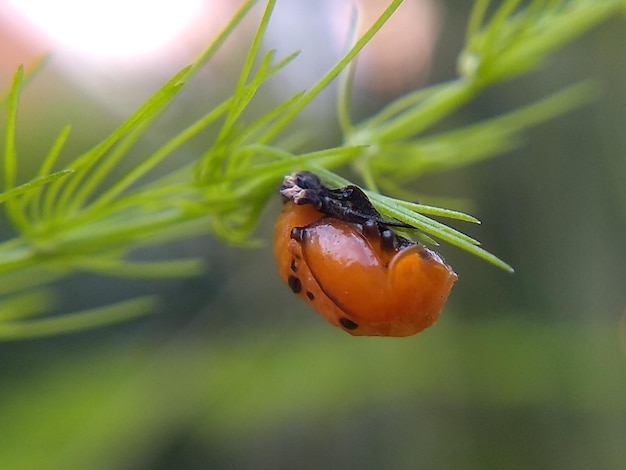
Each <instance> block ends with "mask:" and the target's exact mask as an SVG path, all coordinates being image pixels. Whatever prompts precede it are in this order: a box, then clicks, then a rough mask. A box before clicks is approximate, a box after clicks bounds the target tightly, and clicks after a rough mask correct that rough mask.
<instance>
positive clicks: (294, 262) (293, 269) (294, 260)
mask: <svg viewBox="0 0 626 470" xmlns="http://www.w3.org/2000/svg"><path fill="white" fill-rule="evenodd" d="M289 269H291V270H292V271H293V272H294V273H295V272H297V271H298V267H297V266H296V259H295V258H292V259H291V265H289Z"/></svg>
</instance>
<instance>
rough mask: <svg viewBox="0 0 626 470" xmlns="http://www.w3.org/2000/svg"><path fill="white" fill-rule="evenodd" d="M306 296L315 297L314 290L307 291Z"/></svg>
mask: <svg viewBox="0 0 626 470" xmlns="http://www.w3.org/2000/svg"><path fill="white" fill-rule="evenodd" d="M306 296H307V297H308V298H309V300H313V299H315V296H314V295H313V292H311V291H310V290H308V291H306Z"/></svg>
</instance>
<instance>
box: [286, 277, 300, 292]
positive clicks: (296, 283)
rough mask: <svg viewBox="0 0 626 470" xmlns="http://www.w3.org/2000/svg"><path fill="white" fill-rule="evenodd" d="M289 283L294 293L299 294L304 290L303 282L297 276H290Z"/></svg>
mask: <svg viewBox="0 0 626 470" xmlns="http://www.w3.org/2000/svg"><path fill="white" fill-rule="evenodd" d="M287 284H289V287H291V290H292V292H293V293H294V294H299V293H300V291H302V282H300V279H298V278H297V277H296V276H289V279H287Z"/></svg>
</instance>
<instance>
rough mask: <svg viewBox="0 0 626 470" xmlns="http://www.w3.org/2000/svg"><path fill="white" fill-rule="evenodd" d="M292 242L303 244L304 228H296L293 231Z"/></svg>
mask: <svg viewBox="0 0 626 470" xmlns="http://www.w3.org/2000/svg"><path fill="white" fill-rule="evenodd" d="M289 236H290V237H291V239H292V240H295V241H297V242H301V241H302V239H303V238H304V227H294V228H292V229H291V233H290V234H289Z"/></svg>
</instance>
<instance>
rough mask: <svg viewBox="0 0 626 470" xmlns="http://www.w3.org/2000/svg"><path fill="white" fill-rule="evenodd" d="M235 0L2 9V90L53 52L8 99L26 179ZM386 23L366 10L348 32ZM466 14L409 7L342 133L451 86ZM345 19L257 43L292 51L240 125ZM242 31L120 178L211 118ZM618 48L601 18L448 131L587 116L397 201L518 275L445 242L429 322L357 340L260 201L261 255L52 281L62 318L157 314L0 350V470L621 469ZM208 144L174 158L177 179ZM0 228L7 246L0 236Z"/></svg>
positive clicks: (624, 370)
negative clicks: (128, 307)
mask: <svg viewBox="0 0 626 470" xmlns="http://www.w3.org/2000/svg"><path fill="white" fill-rule="evenodd" d="M237 3H238V2H233V1H230V0H223V1H219V0H212V1H207V2H199V1H196V2H194V1H189V2H185V1H183V0H179V1H178V2H176V9H177V14H176V15H174V14H173V13H172V8H171V3H170V2H148V3H143V4H142V2H133V1H130V0H126V1H125V2H123V7H121V6H120V5H121V4H118V3H117V2H111V1H109V2H68V1H57V2H52V3H51V4H54V5H55V8H54V10H50V11H48V10H46V7H45V5H46V4H50V2H35V1H15V2H5V3H4V4H2V5H1V6H0V88H1V89H6V88H7V87H8V85H9V83H10V80H11V76H12V74H13V73H14V71H15V67H16V66H17V64H18V63H26V64H29V63H33V62H34V61H35V60H36V58H37V57H38V56H40V55H41V54H42V53H44V52H52V55H51V58H50V59H49V61H48V64H47V66H46V67H45V69H44V70H43V71H42V72H41V73H40V74H39V75H38V76H37V78H36V79H35V80H34V81H33V82H32V83H31V85H30V86H29V88H28V90H27V92H26V93H25V94H24V95H23V96H22V99H21V105H20V116H19V123H18V125H19V133H18V145H19V147H18V149H19V151H20V164H21V169H20V171H21V172H22V173H21V175H22V176H23V177H24V178H27V177H28V175H31V174H32V172H33V171H34V169H35V168H36V167H37V164H38V162H39V161H40V159H41V158H42V157H43V156H44V155H45V153H46V152H47V150H48V148H49V146H50V145H51V143H52V142H53V139H54V136H55V135H56V134H57V133H58V132H59V130H60V129H61V128H62V126H63V125H64V124H66V123H71V124H72V134H71V136H70V139H69V142H68V146H67V147H66V149H65V151H64V154H63V155H64V156H65V157H66V158H70V157H71V156H73V155H77V154H79V153H80V152H82V151H84V150H86V149H88V148H89V147H91V146H92V145H94V144H95V143H96V142H97V141H98V139H100V138H102V137H104V136H106V135H107V133H108V132H110V131H111V130H112V129H113V128H115V126H116V125H117V124H119V123H120V122H121V121H122V120H123V119H124V118H125V117H126V116H127V115H128V114H129V113H130V112H131V111H132V110H133V109H134V108H135V107H136V106H137V105H139V104H140V103H141V102H142V101H143V100H144V99H145V98H147V97H148V96H149V95H150V94H151V93H152V92H153V91H154V90H155V89H156V88H157V87H158V86H159V85H160V84H161V83H162V82H164V81H165V80H166V79H167V78H168V77H169V76H170V75H171V74H172V73H174V72H175V71H176V70H177V69H179V68H180V67H182V66H183V65H185V64H186V63H188V62H190V61H191V60H192V59H193V58H194V57H195V55H196V54H198V53H199V51H201V50H202V48H203V47H204V46H205V45H206V44H207V43H208V42H209V40H210V39H211V38H212V37H213V36H214V35H215V34H216V33H217V31H218V30H219V28H220V26H221V25H223V24H224V23H225V22H226V21H227V19H228V18H229V16H230V15H231V14H232V12H233V11H234V10H235V9H236V6H237ZM382 3H385V2H379V1H374V0H372V1H369V2H368V1H365V0H363V1H361V2H360V8H362V9H363V10H362V11H363V12H364V13H363V17H364V18H374V17H375V15H376V13H377V12H379V11H380V9H382V5H381V4H382ZM470 3H471V2H465V1H458V0H457V1H454V0H446V1H443V0H407V1H406V3H405V5H404V6H403V7H402V8H401V9H400V10H399V12H398V13H397V14H396V15H395V18H394V19H393V20H392V22H391V23H390V25H389V27H387V28H386V29H385V30H384V31H382V32H381V34H380V36H379V38H378V39H377V41H376V42H375V43H374V44H372V45H371V47H369V48H368V50H367V51H366V53H365V54H364V56H363V57H362V58H361V60H360V62H359V68H358V73H357V79H356V89H355V92H354V99H355V102H354V115H355V119H359V118H362V117H365V116H367V115H369V114H371V113H372V112H375V111H376V110H377V109H379V108H380V107H381V106H383V105H384V104H385V103H387V102H389V100H391V99H393V98H394V97H397V96H401V95H402V94H403V93H406V92H408V91H410V90H413V89H415V88H417V87H420V86H424V85H425V84H427V83H434V82H438V81H442V80H447V79H450V78H453V77H454V74H455V61H456V56H457V54H458V53H459V51H460V49H461V47H462V44H463V34H464V28H465V23H466V21H467V17H468V14H469V8H470V5H469V4H470ZM83 4H85V5H86V4H89V7H87V6H82V7H81V6H80V5H83ZM135 4H137V5H138V6H135ZM100 5H101V6H100ZM107 5H108V6H107ZM168 6H169V7H170V8H168ZM119 8H124V9H125V10H124V11H125V13H124V14H120V13H119V11H120V10H119ZM351 8H352V7H351V3H350V2H348V1H343V0H342V1H337V0H323V1H316V2H309V1H306V0H290V1H279V2H278V5H277V7H276V10H275V13H274V17H273V20H272V26H271V29H270V31H269V33H268V37H267V39H266V43H265V45H266V47H267V48H270V47H271V48H276V49H277V50H278V52H279V54H287V53H289V52H291V51H293V50H295V49H302V51H303V52H302V54H301V56H300V57H299V58H298V59H297V61H296V62H295V63H294V64H292V65H291V66H290V67H289V68H288V69H287V70H286V71H285V72H284V73H282V74H281V75H280V76H279V77H278V78H277V79H276V80H275V81H274V82H273V83H272V84H271V85H270V86H268V87H267V91H266V94H265V95H263V96H260V97H259V99H258V101H257V106H258V112H261V111H262V109H263V106H264V103H265V104H267V103H274V102H277V100H279V99H281V98H284V97H285V96H286V94H287V93H289V92H295V91H296V90H299V89H301V88H302V87H305V86H310V85H312V84H313V83H314V82H315V81H316V80H317V78H318V77H320V76H321V75H322V74H323V73H324V71H325V70H327V69H328V68H329V67H330V66H332V65H333V63H334V61H336V59H337V58H338V57H339V56H340V55H341V52H342V50H344V47H345V41H346V34H347V31H348V25H349V21H350V14H351V11H352V10H351ZM135 9H136V10H137V11H138V12H139V14H138V16H132V14H133V12H134V10H135ZM108 11H114V12H116V13H115V14H114V15H112V16H110V17H109V16H107V12H108ZM55 12H56V13H62V14H61V15H56V13H55ZM163 12H165V13H163ZM186 12H187V13H189V15H188V16H185V14H184V13H186ZM178 13H180V15H178ZM259 14H260V10H259V9H256V10H255V11H254V14H252V15H251V17H250V18H249V19H248V21H245V22H244V23H243V24H242V26H241V27H240V28H239V29H238V30H237V32H236V33H235V34H234V36H233V37H232V38H231V39H230V40H229V41H228V42H227V43H226V44H225V46H224V48H223V49H222V51H221V52H220V53H219V54H218V55H217V56H216V58H215V60H214V61H213V62H212V63H211V64H210V65H209V66H207V67H206V68H205V69H204V70H203V71H202V72H201V73H200V74H199V76H198V77H197V79H196V80H194V82H193V83H191V84H190V86H189V87H188V88H187V89H186V90H185V91H184V92H183V93H182V95H181V96H180V97H179V99H178V100H177V102H176V103H175V104H174V105H173V106H172V107H171V108H170V109H169V111H168V112H167V113H166V115H164V116H163V118H162V119H160V120H159V121H158V122H157V123H156V125H155V127H154V130H153V132H152V133H151V134H149V136H148V138H147V139H146V140H145V142H143V143H142V147H140V148H138V150H137V152H136V156H135V158H137V159H141V158H142V156H145V155H146V154H148V152H149V151H150V150H151V149H154V148H156V147H158V145H160V144H161V143H162V142H163V141H164V140H166V139H167V137H168V136H171V135H173V134H174V133H175V132H177V131H178V130H179V129H181V128H182V127H183V126H184V125H185V124H186V123H189V122H191V121H192V120H193V119H194V118H196V117H198V116H200V115H201V114H202V113H204V112H206V111H207V110H208V109H210V108H211V106H212V104H214V103H216V102H218V101H219V100H220V99H221V98H223V97H224V96H227V94H228V92H229V90H230V89H231V87H232V86H233V83H234V77H236V74H237V73H238V68H239V66H240V65H241V61H242V58H243V55H244V54H245V52H246V51H247V47H248V44H249V40H250V38H251V35H252V34H253V32H254V30H255V27H256V21H258V17H259ZM177 15H178V16H177ZM57 16H59V17H57ZM179 16H180V17H179ZM120 17H122V18H124V21H123V22H121V23H118V22H116V21H118V20H119V19H120ZM63 18H65V19H66V21H67V18H70V19H71V21H70V22H69V23H67V22H66V23H63ZM55 21H56V23H55ZM72 25H73V26H72ZM102 25H105V27H104V28H101V26H102ZM144 28H145V29H144ZM101 29H102V31H101ZM625 43H626V28H625V18H624V17H623V16H622V17H616V18H614V19H613V20H611V21H608V22H606V23H604V24H602V25H601V26H600V27H599V28H596V29H595V30H593V31H592V32H590V33H589V34H587V35H585V36H584V37H583V38H581V39H579V40H577V41H576V42H574V43H572V44H570V45H568V46H567V47H565V48H564V49H563V50H561V51H560V52H558V53H557V54H555V55H554V56H553V57H552V59H551V60H550V61H549V62H548V63H546V64H545V66H544V67H543V68H542V69H541V70H539V71H537V72H536V73H533V74H531V75H527V76H524V77H522V78H520V79H516V80H515V81H512V82H509V83H505V84H502V85H499V86H497V87H495V88H494V89H491V90H489V91H488V92H487V93H485V94H484V95H483V96H482V97H481V98H480V99H479V100H477V101H476V102H474V103H472V104H471V105H470V106H468V107H467V108H465V109H463V110H462V111H461V112H459V113H457V114H456V115H454V116H452V117H451V118H450V119H448V120H446V122H444V123H442V128H451V127H456V126H462V125H466V124H470V123H473V122H475V121H477V120H480V119H485V118H488V117H491V116H495V115H497V114H499V113H502V112H504V111H507V110H512V109H514V108H516V107H517V106H521V105H523V104H526V103H529V102H532V101H533V100H536V99H539V98H541V97H543V96H546V95H548V94H550V93H552V92H553V91H556V90H558V89H560V88H561V87H563V86H565V85H568V84H572V83H575V82H578V81H581V80H585V79H588V78H592V79H593V80H595V82H596V83H597V84H598V86H599V88H600V90H601V93H600V95H599V97H598V99H597V100H596V101H595V102H593V103H592V104H591V105H588V106H585V107H584V108H581V109H579V110H577V111H575V112H572V113H569V114H568V115H566V116H563V117H560V118H558V119H556V120H554V121H551V122H549V123H548V124H545V125H542V126H540V127H538V128H535V129H533V130H531V131H529V132H528V133H527V134H526V136H525V141H524V142H523V145H522V146H521V147H520V148H519V149H518V150H515V151H512V152H509V153H507V154H505V155H502V156H500V157H497V158H494V159H491V160H488V161H485V162H482V163H480V164H477V165H474V166H471V167H467V168H463V169H459V170H456V171H454V172H449V173H445V174H437V175H432V176H428V177H426V178H422V179H421V180H419V181H417V182H416V183H415V186H414V188H412V189H414V190H415V191H418V192H419V193H422V194H426V195H429V196H432V197H442V198H456V199H455V200H457V201H459V200H461V201H462V203H463V204H464V205H465V208H468V209H469V210H470V211H471V212H472V213H473V214H475V215H477V216H478V217H479V218H480V219H481V220H482V221H483V225H482V226H476V227H474V226H472V227H462V226H459V228H461V229H463V230H466V231H468V232H469V233H470V234H471V235H473V236H475V237H477V238H478V239H480V240H481V241H482V242H483V245H484V246H485V248H487V249H488V250H490V251H492V252H494V253H495V254H497V255H498V256H500V257H501V258H503V259H504V260H506V261H507V262H509V263H510V264H512V265H513V266H514V267H515V268H516V273H515V274H513V275H510V274H507V273H505V272H502V271H500V270H498V269H496V268H494V267H492V266H491V265H488V264H486V263H484V262H483V261H481V260H479V259H477V258H475V257H472V256H471V255H468V254H466V253H464V252H461V251H460V250H458V249H455V248H453V247H448V246H443V247H441V252H442V253H443V255H444V256H445V258H446V260H447V261H448V262H449V263H450V264H452V265H453V266H454V267H455V269H456V271H457V272H458V273H459V281H458V283H457V285H456V286H455V288H454V290H453V293H452V295H451V297H450V300H449V304H448V306H447V307H446V310H445V312H444V314H443V316H442V318H441V320H440V321H439V322H438V324H437V325H435V326H434V327H433V328H431V329H429V330H427V331H425V332H423V333H422V334H420V335H418V336H415V337H411V338H404V339H393V338H352V337H350V336H348V335H346V334H345V333H343V332H342V331H339V330H337V329H334V328H331V327H329V326H328V325H327V324H326V323H325V322H324V321H323V320H322V319H321V318H319V317H318V316H317V315H315V314H314V313H313V312H312V311H311V310H310V309H309V307H308V306H307V305H305V304H304V303H302V302H300V301H299V300H298V299H296V298H295V297H294V296H292V295H291V293H290V292H289V289H288V288H287V287H286V286H284V285H282V283H281V282H280V280H279V278H278V275H277V274H276V269H275V265H274V259H273V257H272V254H271V234H272V224H273V220H274V219H275V217H276V215H277V213H278V211H279V210H280V207H279V206H280V204H279V202H278V198H276V200H275V201H271V202H270V203H269V204H268V206H267V209H266V212H265V214H264V217H263V221H262V223H261V225H260V226H259V227H258V230H257V232H256V237H257V238H259V239H261V240H263V241H265V245H264V246H263V247H262V248H256V249H250V248H245V249H242V248H237V247H231V246H225V245H224V244H223V243H222V242H220V241H218V240H217V239H214V238H211V237H206V238H202V239H195V240H190V241H188V242H185V243H180V244H176V245H171V246H166V247H160V248H159V249H158V250H152V251H150V250H145V251H142V252H141V253H138V256H141V257H144V258H146V259H150V258H155V257H163V256H199V257H202V258H203V259H205V260H206V263H207V271H206V274H205V275H204V276H203V277H199V278H194V279H189V280H185V281H177V282H171V281H168V282H165V281H163V282H158V281H150V282H148V281H145V282H139V281H137V282H128V281H119V280H115V279H108V278H103V277H97V276H91V275H85V274H81V275H77V276H72V277H70V278H68V279H67V280H66V281H64V282H63V283H61V284H60V285H58V289H59V293H60V295H61V296H62V299H63V302H62V305H61V306H60V307H59V311H71V310H76V309H80V308H86V307H92V306H96V305H100V304H104V303H107V302H109V301H110V300H111V299H112V298H120V299H122V298H127V297H132V296H136V295H140V294H145V293H153V292H158V293H160V294H161V295H162V298H163V305H162V308H161V309H160V311H159V312H156V314H155V315H152V316H149V317H146V318H143V319H140V320H137V321H134V322H132V323H128V324H124V325H119V326H115V327H110V328H105V329H101V330H97V331H90V332H85V333H81V334H74V335H67V336H61V337H54V338H47V339H37V340H25V341H19V342H9V343H2V344H0V436H1V437H0V467H2V468H7V469H18V468H19V469H31V468H32V469H44V468H59V469H74V468H90V469H121V468H124V469H174V468H176V469H187V468H189V469H194V468H255V469H258V468H272V469H281V468H285V469H291V468H363V469H368V468H372V469H374V468H398V469H402V468H429V469H448V468H477V469H478V468H481V469H482V468H503V469H504V468H506V469H508V468H511V469H522V468H550V469H587V468H596V469H600V468H602V469H618V468H626V446H625V445H624V444H625V443H626V282H625V281H626V244H625V243H624V240H626V184H624V180H625V179H626V158H625V157H626V133H625V132H624V128H625V125H626V52H625V50H624V47H623V45H624V44H625ZM334 100H335V95H334V88H330V89H329V90H328V91H327V92H325V93H323V94H322V95H321V96H320V98H319V99H318V100H316V101H315V102H314V103H313V105H312V106H311V107H310V108H309V109H307V111H306V112H305V113H303V114H302V116H300V118H299V125H300V126H301V127H302V128H303V129H305V130H306V131H307V132H308V134H309V137H310V140H309V146H310V148H325V147H328V146H331V145H336V144H337V142H338V141H339V139H340V135H339V132H338V130H337V125H336V118H335V111H334ZM210 139H211V135H207V136H205V140H204V141H202V139H200V141H197V142H194V144H193V145H190V146H187V147H185V149H183V150H182V151H181V154H180V156H179V157H178V158H179V159H180V160H179V162H180V163H183V162H185V161H191V160H193V159H194V158H195V157H197V156H198V155H199V154H201V153H202V152H203V149H205V148H206V147H207V146H208V145H209V142H210ZM179 162H176V164H178V163H179ZM170 169H171V168H168V167H167V165H165V166H164V167H163V168H162V171H163V172H167V171H169V170H170ZM345 174H346V175H347V176H350V174H349V173H345ZM277 184H278V182H277ZM0 232H1V235H2V237H3V238H6V237H9V236H10V235H11V230H10V229H9V228H8V227H7V225H6V223H5V221H4V219H3V222H2V226H1V227H0Z"/></svg>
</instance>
